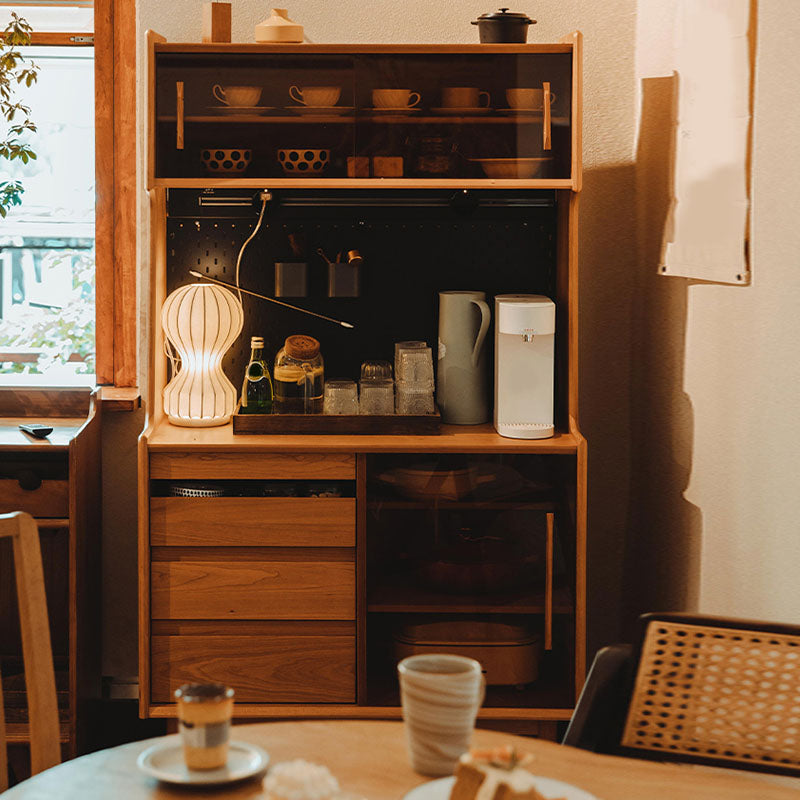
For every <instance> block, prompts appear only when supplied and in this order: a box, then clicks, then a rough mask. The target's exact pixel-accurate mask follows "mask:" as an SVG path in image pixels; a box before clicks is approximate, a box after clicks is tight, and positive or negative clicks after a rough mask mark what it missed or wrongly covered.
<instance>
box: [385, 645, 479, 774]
mask: <svg viewBox="0 0 800 800" xmlns="http://www.w3.org/2000/svg"><path fill="white" fill-rule="evenodd" d="M397 672H398V676H399V678H400V702H401V705H402V707H403V722H404V727H405V731H406V742H407V744H408V754H409V757H410V759H411V766H412V767H413V768H414V769H415V770H416V771H417V772H419V773H421V774H422V775H452V774H453V770H454V769H455V766H456V764H457V763H458V759H459V758H460V756H461V755H462V754H463V753H466V752H467V750H469V742H470V739H471V738H472V731H473V728H474V727H475V717H476V716H477V715H478V709H479V708H480V707H481V705H482V704H483V698H484V693H485V690H486V681H485V680H484V677H483V670H482V668H481V665H480V663H479V662H478V661H475V660H474V659H472V658H466V657H465V656H457V655H450V654H445V653H431V654H430V655H416V656H409V657H408V658H404V659H403V660H402V661H401V662H400V663H399V664H398V665H397Z"/></svg>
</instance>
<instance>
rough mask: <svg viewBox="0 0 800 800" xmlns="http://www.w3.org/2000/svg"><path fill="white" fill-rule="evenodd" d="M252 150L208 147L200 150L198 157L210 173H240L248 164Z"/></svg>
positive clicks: (242, 172)
mask: <svg viewBox="0 0 800 800" xmlns="http://www.w3.org/2000/svg"><path fill="white" fill-rule="evenodd" d="M252 157H253V151H252V150H246V149H245V148H242V147H228V148H221V147H208V148H206V149H205V150H201V151H200V158H201V159H202V161H203V165H204V166H205V168H206V172H208V173H209V174H210V175H242V174H244V172H245V171H246V170H247V168H248V166H250V160H251V159H252Z"/></svg>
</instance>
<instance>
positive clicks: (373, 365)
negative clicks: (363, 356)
mask: <svg viewBox="0 0 800 800" xmlns="http://www.w3.org/2000/svg"><path fill="white" fill-rule="evenodd" d="M391 379H392V365H391V364H390V363H389V362H388V361H365V362H364V363H363V364H362V365H361V380H362V381H369V380H391Z"/></svg>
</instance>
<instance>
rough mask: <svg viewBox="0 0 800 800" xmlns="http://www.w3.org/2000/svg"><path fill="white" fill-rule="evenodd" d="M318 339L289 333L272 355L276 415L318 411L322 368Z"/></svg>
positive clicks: (323, 377)
mask: <svg viewBox="0 0 800 800" xmlns="http://www.w3.org/2000/svg"><path fill="white" fill-rule="evenodd" d="M319 350H320V347H319V342H318V341H317V340H316V339H314V338H313V337H312V336H305V335H303V334H296V335H294V336H290V337H289V338H288V339H287V340H286V341H285V342H284V344H283V347H282V348H281V349H280V350H278V354H277V355H276V356H275V369H274V371H273V378H274V379H275V400H274V410H275V413H276V414H321V413H322V392H323V387H324V385H325V371H324V366H323V362H322V355H321V354H320V351H319Z"/></svg>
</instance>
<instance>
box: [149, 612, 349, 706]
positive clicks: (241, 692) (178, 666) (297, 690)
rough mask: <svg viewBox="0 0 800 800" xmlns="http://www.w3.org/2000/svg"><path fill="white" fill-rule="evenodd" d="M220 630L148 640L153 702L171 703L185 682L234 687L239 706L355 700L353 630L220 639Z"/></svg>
mask: <svg viewBox="0 0 800 800" xmlns="http://www.w3.org/2000/svg"><path fill="white" fill-rule="evenodd" d="M299 625H302V623H299ZM224 626H225V623H220V624H218V628H219V629H220V633H221V634H222V635H210V634H207V635H193V636H181V635H154V636H153V637H152V639H151V648H150V658H151V677H150V680H151V699H152V702H154V703H172V702H174V697H173V692H174V691H175V689H177V688H178V687H179V686H181V685H182V684H184V683H189V682H199V683H209V682H214V683H217V682H218V683H224V684H227V685H228V686H232V687H233V688H234V689H235V691H236V702H239V703H354V702H355V700H356V679H355V672H356V639H355V632H354V631H351V632H337V631H336V630H333V631H331V632H330V633H328V634H325V633H316V634H304V633H303V632H302V630H298V631H297V632H291V631H287V632H280V633H274V634H264V635H236V634H234V635H224V630H225V628H224ZM295 627H298V626H295ZM351 627H352V626H351Z"/></svg>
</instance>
